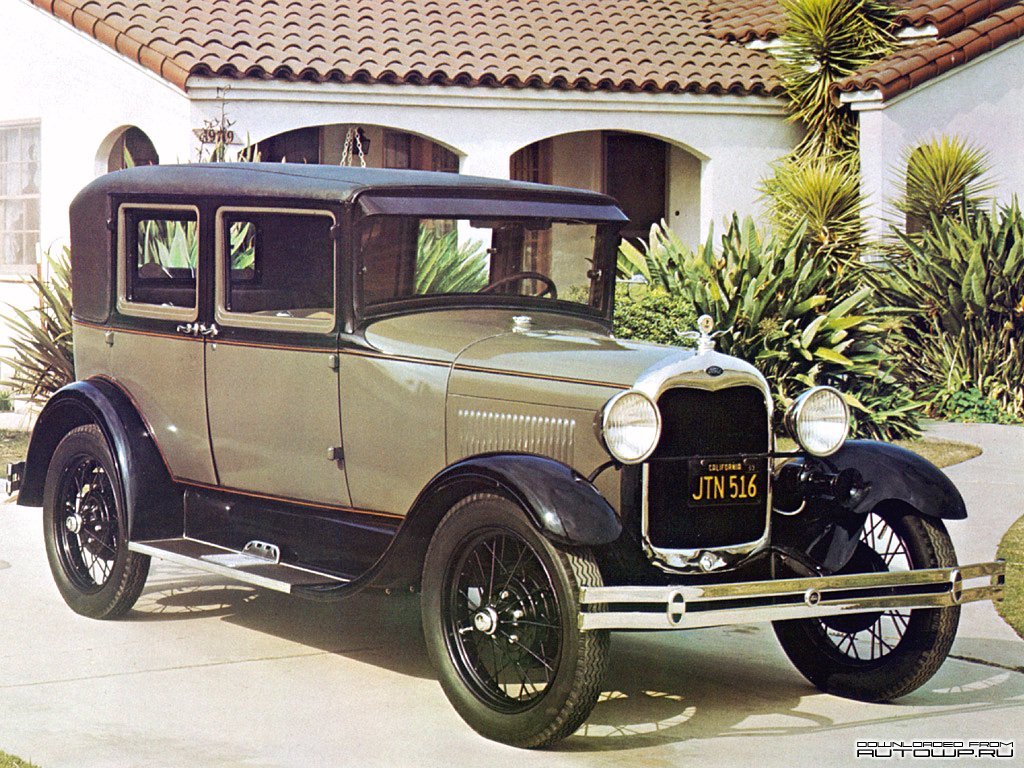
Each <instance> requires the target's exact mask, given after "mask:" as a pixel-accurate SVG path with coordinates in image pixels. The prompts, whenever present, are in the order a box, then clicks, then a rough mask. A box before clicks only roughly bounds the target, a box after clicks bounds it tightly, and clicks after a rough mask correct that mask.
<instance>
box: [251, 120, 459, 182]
mask: <svg viewBox="0 0 1024 768" xmlns="http://www.w3.org/2000/svg"><path fill="white" fill-rule="evenodd" d="M255 148H256V150H257V152H258V153H259V159H260V160H262V161H264V162H270V163H280V162H287V163H319V164H323V165H357V166H358V165H363V164H365V165H366V166H367V167H370V168H407V169H411V170H419V171H443V172H448V173H458V172H459V156H458V155H457V154H455V153H454V152H452V150H450V149H448V148H447V147H445V146H444V145H442V144H439V143H438V142H436V141H432V140H431V139H428V138H427V137H425V136H419V135H417V134H414V133H409V132H408V131H400V130H396V129H393V128H387V127H385V126H381V125H355V124H344V123H335V124H332V125H314V126H309V127H307V128H297V129H295V130H293V131H285V132H284V133H279V134H277V135H275V136H270V137H268V138H266V139H263V140H262V141H258V142H256V144H255Z"/></svg>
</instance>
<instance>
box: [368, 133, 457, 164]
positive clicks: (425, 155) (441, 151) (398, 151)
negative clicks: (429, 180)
mask: <svg viewBox="0 0 1024 768" xmlns="http://www.w3.org/2000/svg"><path fill="white" fill-rule="evenodd" d="M384 167H385V168H407V169H411V170H414V171H442V172H445V173H458V172H459V157H458V155H456V154H455V153H454V152H452V151H451V150H450V149H446V148H445V147H442V146H441V145H440V144H436V143H434V142H433V141H431V140H430V139H425V138H423V137H422V136H414V135H413V134H411V133H406V132H405V131H384Z"/></svg>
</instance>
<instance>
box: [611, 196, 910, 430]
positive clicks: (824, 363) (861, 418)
mask: <svg viewBox="0 0 1024 768" xmlns="http://www.w3.org/2000/svg"><path fill="white" fill-rule="evenodd" d="M651 262H653V263H654V266H651V265H650V263H651ZM645 265H646V266H645ZM644 268H646V269H647V273H646V274H649V275H651V279H652V281H654V280H656V279H662V278H663V277H664V276H665V275H670V276H672V277H671V278H669V279H670V280H671V283H672V287H673V289H674V290H675V291H676V292H677V293H678V295H680V296H682V297H684V298H685V299H687V300H688V301H689V302H690V303H691V304H692V305H693V307H694V309H695V310H696V312H697V313H698V314H709V315H711V316H712V317H713V318H715V323H716V325H717V327H719V328H728V329H729V332H728V333H727V334H725V335H724V336H723V337H722V338H721V339H720V340H719V346H720V347H721V349H722V350H723V351H725V352H727V353H729V354H732V355H736V356H737V357H741V358H743V359H745V360H749V361H750V362H752V363H753V364H755V365H756V366H757V367H758V368H759V369H760V370H761V372H762V373H764V375H765V377H766V378H767V379H768V381H771V382H772V383H773V385H774V387H775V396H776V400H777V402H778V405H779V406H780V408H779V411H780V412H781V411H782V410H783V409H784V408H785V407H786V406H788V404H789V403H790V402H791V401H792V398H794V397H795V396H796V395H797V394H798V393H799V392H800V391H801V390H803V389H805V388H806V387H809V386H813V385H815V384H822V383H836V384H838V385H839V387H840V389H841V390H842V391H843V392H844V396H845V397H846V399H847V403H848V404H849V405H850V406H851V408H852V410H853V412H854V414H855V415H856V416H857V421H858V425H859V426H860V430H861V434H864V435H869V436H884V437H887V438H898V437H907V436H912V435H914V434H916V433H917V412H918V410H919V408H920V405H919V404H918V403H916V402H915V401H914V400H913V398H912V397H911V396H910V395H909V393H908V391H907V390H906V389H905V388H904V387H901V386H899V384H898V382H897V381H896V379H895V378H894V376H893V373H892V370H891V369H890V368H889V367H888V366H887V364H886V360H887V358H888V357H889V352H888V349H887V347H886V343H887V341H888V339H889V337H890V335H891V333H892V331H893V326H892V324H891V323H887V322H884V317H882V316H880V315H879V314H878V312H877V311H876V310H874V309H873V308H872V301H873V291H872V289H871V288H870V287H866V286H864V287H859V288H846V287H843V286H841V285H840V284H839V283H838V282H837V280H836V278H835V268H834V262H833V261H832V260H831V259H830V258H828V257H827V256H825V255H823V254H822V253H821V252H820V251H817V250H815V249H814V248H813V247H812V246H810V245H809V244H808V241H807V234H806V230H805V227H804V226H798V227H797V228H796V229H794V230H793V231H792V232H790V233H789V234H788V235H786V236H778V235H764V234H762V233H761V232H759V231H758V230H757V228H756V227H755V226H754V223H753V221H752V220H751V219H749V218H748V219H744V220H743V221H740V219H739V218H738V217H736V216H733V218H732V220H731V222H730V224H729V226H728V229H727V230H726V232H725V234H724V235H723V236H722V238H721V240H720V241H719V243H718V244H717V247H716V243H715V240H714V236H713V234H712V235H709V236H708V239H707V241H706V243H704V244H703V245H702V246H700V247H698V248H697V249H696V250H693V251H691V250H690V249H687V248H686V247H685V246H682V245H681V243H680V242H679V240H678V238H675V237H674V236H673V235H671V234H670V233H667V232H664V231H659V232H658V233H657V234H656V237H653V238H652V240H651V243H650V244H647V245H644V246H642V247H641V248H639V249H638V248H635V247H633V246H627V247H625V248H623V249H622V251H620V255H619V269H620V273H622V272H627V273H629V272H631V271H632V270H634V269H641V270H642V269H644ZM659 275H660V276H662V277H658V276H659Z"/></svg>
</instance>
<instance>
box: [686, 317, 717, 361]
mask: <svg viewBox="0 0 1024 768" xmlns="http://www.w3.org/2000/svg"><path fill="white" fill-rule="evenodd" d="M676 333H677V334H679V337H680V338H682V339H695V340H696V342H697V354H698V355H703V354H704V353H705V352H710V351H712V350H713V349H714V348H715V339H717V338H718V337H719V336H721V335H722V334H723V333H725V331H716V330H715V319H714V318H713V317H711V315H701V316H700V317H698V318H697V330H696V331H683V332H679V331H676Z"/></svg>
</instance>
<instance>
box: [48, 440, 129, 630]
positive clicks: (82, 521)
mask: <svg viewBox="0 0 1024 768" xmlns="http://www.w3.org/2000/svg"><path fill="white" fill-rule="evenodd" d="M116 471H117V466H116V464H115V463H114V459H113V456H111V454H110V449H109V448H108V447H107V442H106V440H105V439H104V438H103V434H102V433H101V432H100V430H99V428H98V427H97V426H96V425H94V424H87V425H85V426H81V427H77V428H76V429H73V430H71V432H69V433H68V434H67V435H66V436H65V437H64V439H63V440H61V441H60V443H59V444H58V445H57V449H56V450H55V451H54V453H53V458H52V459H51V460H50V468H49V470H48V471H47V473H46V486H45V491H44V493H43V533H44V537H45V540H46V555H47V559H48V560H49V561H50V570H51V571H52V572H53V579H54V581H55V582H56V584H57V589H58V590H59V591H60V593H61V596H62V597H63V598H64V601H65V602H66V603H67V604H68V605H69V606H71V608H72V610H74V611H75V612H76V613H80V614H82V615H83V616H89V617H91V618H94V619H112V618H116V617H118V616H121V615H122V614H124V613H125V612H127V611H128V610H129V609H130V608H131V607H132V606H133V605H134V604H135V601H136V600H138V598H139V595H140V594H141V593H142V588H143V586H145V583H146V576H147V575H148V573H149V558H148V557H146V556H145V555H139V554H137V553H135V552H129V551H128V536H127V524H126V516H125V514H124V510H122V509H121V504H120V500H119V498H118V494H117V491H116V488H115V485H114V477H115V473H116Z"/></svg>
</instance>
